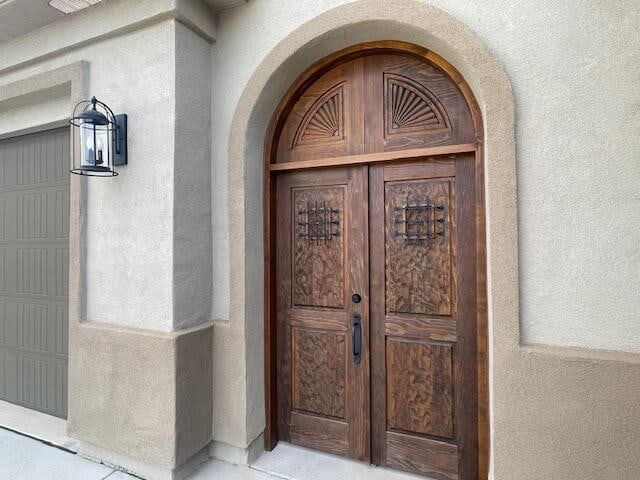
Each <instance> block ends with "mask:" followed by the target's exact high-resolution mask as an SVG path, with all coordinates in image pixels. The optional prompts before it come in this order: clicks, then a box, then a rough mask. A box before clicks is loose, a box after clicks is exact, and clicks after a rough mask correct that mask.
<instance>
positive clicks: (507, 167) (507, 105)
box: [228, 0, 519, 457]
mask: <svg viewBox="0 0 640 480" xmlns="http://www.w3.org/2000/svg"><path fill="white" fill-rule="evenodd" d="M376 40H400V41H404V42H408V43H413V44H416V45H420V46H422V47H425V48H428V49H429V50H431V51H434V52H436V53H437V54H439V55H440V56H442V57H443V58H445V59H446V60H447V61H448V62H449V63H451V64H452V65H453V66H454V67H455V68H456V69H457V70H458V71H459V72H460V73H461V74H462V76H463V77H464V78H465V80H466V81H467V83H468V84H469V85H470V87H471V89H472V91H473V93H474V95H475V97H476V100H477V102H478V105H479V107H480V110H481V112H482V116H483V121H484V141H485V143H484V162H485V198H486V212H487V218H486V228H487V290H488V291H487V295H488V306H487V310H488V322H489V355H490V360H489V363H490V368H491V370H490V399H491V400H490V404H491V405H492V413H491V414H490V419H491V424H492V427H493V426H494V425H493V424H494V414H493V410H494V408H493V402H494V394H495V385H494V384H495V378H494V375H495V369H496V365H497V364H498V363H497V362H496V356H497V355H500V352H504V353H505V354H506V353H507V352H509V351H513V350H515V349H517V348H518V346H519V322H518V263H517V259H518V255H517V212H516V169H515V135H514V102H513V95H512V92H511V87H510V84H509V81H508V78H507V75H506V73H505V71H504V69H503V68H502V66H501V64H500V62H499V61H498V60H497V58H496V57H495V56H494V55H493V54H492V53H491V51H490V50H489V49H488V47H487V46H486V45H485V44H484V42H483V41H482V40H481V39H480V38H479V37H478V36H477V35H476V34H475V33H474V32H473V31H471V30H470V29H469V28H468V27H467V26H465V25H464V24H463V23H461V22H460V21H459V20H457V19H456V18H454V17H452V16H451V15H449V14H448V13H446V12H444V11H443V10H441V9H439V8H436V7H433V6H430V5H426V4H424V3H421V2H418V1H415V0H399V1H395V2H393V4H392V3H391V2H386V1H384V0H361V1H357V2H353V3H350V4H347V5H344V6H340V7H337V8H334V9H332V10H329V11H327V12H325V13H323V14H321V15H319V16H317V17H315V18H314V19H312V20H311V21H309V22H307V23H306V24H304V25H302V26H301V27H299V28H298V29H296V30H295V31H293V32H292V33H290V34H289V35H288V36H286V37H285V38H284V39H283V40H282V41H281V42H280V43H278V44H277V45H276V46H275V47H274V48H273V50H271V52H270V53H269V54H268V55H267V56H266V57H265V58H264V60H263V61H262V62H261V63H260V65H259V66H258V68H257V69H256V70H255V71H254V73H253V74H252V76H251V77H250V79H249V81H248V82H247V84H246V86H245V88H244V90H243V93H242V95H241V97H240V100H239V102H238V105H237V108H236V110H235V113H234V116H233V120H232V123H231V127H230V132H231V134H230V137H229V171H228V175H229V177H228V178H229V238H230V239H232V240H231V242H230V258H229V261H230V264H231V265H232V268H231V269H230V328H232V329H234V330H236V337H237V338H240V339H242V340H243V341H241V342H240V343H239V344H238V348H237V349H236V350H235V351H236V353H237V354H238V355H239V356H240V357H241V358H243V359H244V361H245V364H244V365H243V366H244V368H241V369H240V370H242V371H243V372H244V373H245V375H246V377H245V378H246V385H245V391H243V392H238V394H239V395H240V396H241V398H242V399H243V401H244V407H245V408H244V412H245V414H246V418H245V422H246V423H245V426H246V431H245V432H243V433H244V439H243V440H244V443H245V444H249V443H250V442H251V440H252V439H253V438H255V437H256V436H257V435H258V434H259V433H260V432H261V431H262V429H263V428H264V413H263V412H264V405H263V395H264V381H263V322H262V318H263V314H262V309H263V286H264V285H263V232H262V225H263V222H262V212H263V206H262V198H263V192H262V181H263V173H264V172H263V145H264V138H265V134H266V130H267V126H268V124H269V120H270V118H271V116H272V114H273V111H274V109H275V108H276V106H277V105H278V102H279V101H280V98H281V97H282V95H283V94H284V93H285V92H286V91H287V89H288V88H289V86H290V85H291V84H292V83H293V82H294V81H295V79H296V78H297V77H298V75H299V74H300V73H302V72H303V71H304V70H305V69H306V68H307V67H308V66H309V65H311V64H312V63H313V62H315V61H317V60H318V59H320V58H322V57H324V56H326V55H328V54H329V53H331V52H334V51H337V50H340V49H342V48H345V47H348V46H350V45H353V44H357V43H363V42H367V41H376ZM494 292H499V293H495V294H494ZM236 398H238V399H239V397H236ZM492 430H493V428H492ZM491 444H492V445H493V439H492V441H491ZM491 457H493V455H491Z"/></svg>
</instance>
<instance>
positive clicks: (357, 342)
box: [351, 313, 362, 365]
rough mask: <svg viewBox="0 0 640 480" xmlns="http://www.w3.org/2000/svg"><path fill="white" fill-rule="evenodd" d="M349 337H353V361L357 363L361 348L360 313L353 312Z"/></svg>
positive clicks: (358, 362)
mask: <svg viewBox="0 0 640 480" xmlns="http://www.w3.org/2000/svg"><path fill="white" fill-rule="evenodd" d="M351 337H352V339H353V363H355V364H356V365H359V364H360V353H361V350H362V327H361V325H360V315H359V314H358V313H354V314H353V328H352V330H351Z"/></svg>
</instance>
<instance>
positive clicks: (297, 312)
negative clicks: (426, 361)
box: [276, 167, 370, 460]
mask: <svg viewBox="0 0 640 480" xmlns="http://www.w3.org/2000/svg"><path fill="white" fill-rule="evenodd" d="M367 181H368V177H367V167H353V168H338V169H330V170H325V171H316V172H311V173H309V172H298V173H292V174H285V175H281V176H278V177H277V184H276V195H277V212H276V222H277V229H278V237H277V239H278V240H277V265H276V277H277V282H278V294H277V312H278V313H277V316H278V345H279V347H278V365H279V371H278V406H279V425H278V428H279V436H280V438H282V439H285V440H289V441H291V442H293V443H295V444H298V445H303V446H307V447H312V448H317V449H320V450H324V451H328V452H330V453H337V454H341V455H346V456H350V457H353V458H358V459H362V460H368V459H369V438H370V436H369V415H370V412H369V354H368V341H367V339H368V338H369V329H368V318H369V315H368V305H369V300H368V298H369V288H368V275H369V273H368V225H367V222H368V218H367V216H368V209H367V200H368V195H367ZM353 293H358V294H359V295H360V296H361V298H362V301H361V302H360V303H358V304H355V303H353V302H352V301H351V295H352V294H353ZM355 314H358V315H359V318H360V325H361V338H362V342H361V346H362V349H361V360H360V363H355V362H354V360H353V345H354V330H353V325H352V322H353V318H354V315H355Z"/></svg>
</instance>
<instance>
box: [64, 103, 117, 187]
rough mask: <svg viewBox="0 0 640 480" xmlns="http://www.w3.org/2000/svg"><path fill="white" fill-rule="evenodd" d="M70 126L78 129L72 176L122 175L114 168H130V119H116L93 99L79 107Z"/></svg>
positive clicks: (115, 116) (102, 104) (77, 106)
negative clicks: (128, 164)
mask: <svg viewBox="0 0 640 480" xmlns="http://www.w3.org/2000/svg"><path fill="white" fill-rule="evenodd" d="M69 123H71V125H73V126H74V127H76V128H77V129H78V136H77V137H76V136H75V135H74V141H73V169H72V170H71V173H75V174H76V175H86V176H90V177H115V176H116V175H118V172H116V170H115V168H114V167H118V166H121V165H126V164H127V116H126V115H125V114H123V115H114V114H113V112H112V111H111V109H110V108H109V107H108V106H107V105H106V104H104V103H102V102H100V101H98V99H97V98H96V97H93V98H92V99H91V100H84V101H82V102H80V103H78V104H77V105H76V106H75V108H74V109H73V117H72V118H71V120H69ZM77 150H79V152H78V151H77Z"/></svg>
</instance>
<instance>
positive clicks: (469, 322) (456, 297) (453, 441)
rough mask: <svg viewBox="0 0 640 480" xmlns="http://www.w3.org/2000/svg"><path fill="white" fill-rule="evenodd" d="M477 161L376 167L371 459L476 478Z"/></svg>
mask: <svg viewBox="0 0 640 480" xmlns="http://www.w3.org/2000/svg"><path fill="white" fill-rule="evenodd" d="M473 169H474V158H473V156H466V157H465V156H460V157H457V158H455V159H452V160H445V161H443V160H441V161H439V162H431V161H429V160H425V161H417V162H414V163H412V164H410V163H407V164H398V165H393V164H390V165H383V166H372V167H370V181H369V183H370V192H369V198H370V200H369V205H370V210H371V213H370V228H371V232H370V238H371V251H370V268H371V368H372V371H371V398H372V400H371V401H372V407H371V408H372V458H373V461H374V462H375V463H377V464H381V465H389V466H394V467H396V468H401V469H404V470H409V471H412V472H416V473H422V474H425V475H430V476H433V477H436V478H444V479H449V480H451V479H472V478H477V475H478V470H477V468H478V467H477V460H478V457H477V430H476V428H477V427H476V422H477V394H476V391H477V390H476V388H477V383H476V382H477V380H476V374H475V368H476V312H475V298H476V297H475V261H474V260H475V258H474V255H475V243H474V242H475V223H474V221H475V217H474V198H475V192H474V188H475V187H474V170H473Z"/></svg>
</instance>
